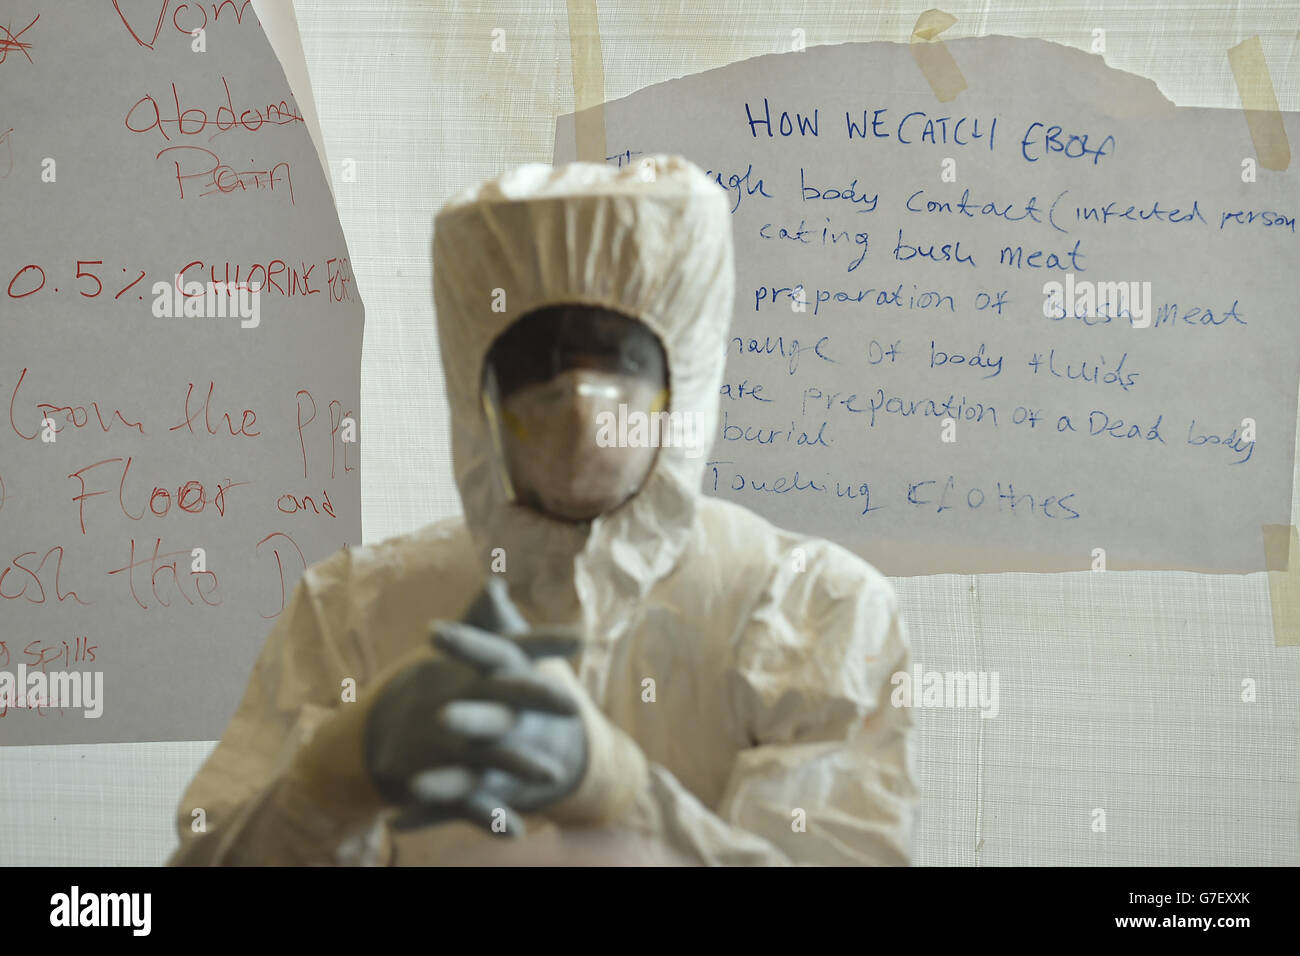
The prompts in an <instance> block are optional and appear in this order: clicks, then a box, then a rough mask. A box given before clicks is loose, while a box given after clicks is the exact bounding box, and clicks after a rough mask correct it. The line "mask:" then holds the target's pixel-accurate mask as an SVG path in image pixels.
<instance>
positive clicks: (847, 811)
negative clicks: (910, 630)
mask: <svg viewBox="0 0 1300 956" xmlns="http://www.w3.org/2000/svg"><path fill="white" fill-rule="evenodd" d="M806 551H807V555H808V559H807V560H808V566H807V569H806V570H802V571H800V570H794V569H792V568H789V567H785V566H783V567H781V568H779V569H778V570H777V571H776V572H775V573H774V575H773V577H772V579H771V581H770V582H769V585H768V587H767V588H766V590H765V593H764V595H763V596H762V598H761V600H760V602H759V605H758V606H757V607H756V608H755V609H754V613H753V614H752V616H751V617H750V618H749V620H748V622H747V624H746V626H745V627H743V629H742V630H741V632H740V634H739V638H738V641H737V643H736V647H735V661H734V665H733V667H732V669H731V671H730V674H729V680H730V686H729V687H728V688H727V689H726V692H727V693H728V694H729V695H730V699H731V705H732V712H733V714H734V716H735V721H736V729H737V731H738V733H740V734H741V735H743V736H744V737H745V738H747V739H748V741H749V742H750V744H751V745H750V746H748V747H746V748H743V749H741V750H740V752H739V753H738V754H737V755H736V756H735V758H734V762H733V764H732V767H731V771H730V776H729V779H728V784H727V787H726V790H725V792H724V794H723V796H722V798H721V799H720V800H719V802H718V806H716V807H709V806H706V805H704V804H703V803H702V802H701V801H700V800H699V799H697V798H696V797H695V796H694V795H693V794H692V793H690V792H689V791H688V790H686V789H685V787H683V786H682V784H681V783H680V782H679V781H678V780H676V778H674V777H673V775H672V774H671V773H670V772H669V771H668V770H666V769H665V768H663V767H661V766H658V765H656V764H653V763H652V764H650V765H649V768H648V779H647V783H646V785H645V786H644V787H643V788H642V789H641V791H640V793H639V796H638V797H637V799H636V804H635V807H634V808H633V810H632V811H631V812H630V813H629V814H628V815H627V818H626V819H627V820H628V822H629V823H630V824H631V825H632V826H634V827H635V829H637V830H640V831H642V832H646V833H650V834H652V835H654V836H656V837H657V838H658V839H660V840H662V841H663V842H665V843H666V844H668V845H669V846H670V847H671V848H672V849H674V850H676V851H677V852H679V853H680V854H682V855H684V856H685V857H687V858H688V859H690V860H693V861H696V862H699V863H704V864H727V865H774V864H775V865H781V864H828V865H906V864H908V863H909V862H910V856H911V853H910V845H911V831H912V820H913V812H914V801H915V793H916V788H915V782H914V781H915V771H914V755H913V752H912V742H913V727H912V720H911V715H910V712H909V711H908V710H906V709H904V708H898V707H894V706H892V704H891V701H890V696H891V695H890V691H891V686H892V685H891V680H890V678H891V675H892V674H894V673H895V672H897V671H905V670H907V669H908V667H909V649H908V635H907V628H906V625H905V623H904V620H903V617H902V615H901V613H900V611H899V608H898V603H897V598H896V596H895V594H894V590H893V587H892V586H891V585H890V584H889V581H888V580H887V579H886V578H884V577H883V576H881V575H880V574H879V572H877V571H876V570H875V569H874V568H872V567H870V566H869V565H867V564H865V563H864V562H862V561H861V560H860V559H858V558H857V557H856V556H854V555H852V554H850V553H849V552H847V551H845V550H843V549H841V548H839V547H837V546H835V545H832V544H828V543H826V542H816V543H809V544H808V545H807V546H806ZM787 563H789V562H787Z"/></svg>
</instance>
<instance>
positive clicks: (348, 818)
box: [172, 155, 915, 864]
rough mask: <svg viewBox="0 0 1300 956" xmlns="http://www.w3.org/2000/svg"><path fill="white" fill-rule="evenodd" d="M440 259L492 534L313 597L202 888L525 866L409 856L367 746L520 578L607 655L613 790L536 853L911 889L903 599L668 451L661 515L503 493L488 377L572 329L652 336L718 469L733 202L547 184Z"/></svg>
mask: <svg viewBox="0 0 1300 956" xmlns="http://www.w3.org/2000/svg"><path fill="white" fill-rule="evenodd" d="M433 255H434V296H435V303H436V306H437V314H438V333H439V338H440V342H441V348H442V363H443V367H444V370H445V373H446V389H447V398H448V403H449V406H450V410H451V421H452V426H453V435H452V451H453V457H454V462H455V476H456V483H457V486H458V487H459V490H460V496H461V501H462V503H463V506H464V518H463V519H461V518H456V519H452V520H445V521H441V522H438V523H435V524H433V525H430V526H427V527H425V528H422V529H420V530H418V531H415V532H413V533H411V534H407V535H403V536H400V537H396V538H393V539H390V540H388V541H385V542H382V543H380V544H376V545H372V546H368V547H364V548H353V549H350V550H348V549H345V550H342V551H339V552H337V553H336V554H334V555H332V556H331V557H329V558H328V559H326V560H324V561H321V562H319V563H317V564H315V565H313V566H311V567H310V568H308V569H307V570H306V571H305V572H304V574H303V576H302V579H301V581H300V582H299V584H298V586H297V589H296V591H295V593H294V595H293V598H292V600H291V602H290V604H289V606H288V607H287V609H286V610H285V612H284V613H283V614H282V615H281V617H280V618H279V620H278V621H277V622H276V624H275V626H274V628H273V629H272V631H271V634H270V636H269V637H268V639H267V642H266V645H265V647H264V648H263V650H262V653H261V655H260V657H259V658H258V660H257V663H256V666H255V668H254V671H253V674H252V678H251V680H250V682H249V685H248V688H247V691H246V692H245V695H244V697H243V700H242V702H241V704H240V706H239V708H238V711H237V712H236V713H235V715H234V717H233V718H232V720H231V722H230V724H229V726H228V728H227V730H226V732H225V735H224V736H223V738H222V740H221V742H220V744H219V745H218V746H217V748H216V749H215V751H214V752H213V753H212V755H211V756H210V757H209V759H208V760H207V762H206V763H205V764H204V765H203V767H202V769H201V771H200V772H199V774H198V775H197V777H196V778H195V779H194V781H193V783H192V784H191V785H190V787H189V789H188V791H187V792H186V794H185V796H184V798H183V800H182V803H181V806H180V807H179V809H178V814H177V822H178V830H179V834H180V837H181V841H182V846H181V848H180V849H179V850H178V851H177V853H176V855H175V856H174V857H173V859H172V862H173V863H258V862H266V863H331V862H354V863H355V862H360V863H401V864H425V863H437V862H443V861H446V860H450V859H454V858H456V854H457V853H461V854H464V853H466V852H472V851H473V847H474V846H475V843H476V841H479V842H480V844H481V841H493V840H495V841H501V840H503V839H507V838H503V837H500V836H494V835H492V834H490V833H488V832H486V831H484V830H481V829H478V828H475V827H473V826H471V825H469V824H467V823H463V822H451V823H444V824H440V825H437V826H433V827H427V828H424V829H420V830H414V831H400V832H398V831H394V830H393V829H392V828H391V827H390V826H389V825H388V823H387V819H388V814H387V813H386V810H387V808H386V807H385V806H384V805H383V803H382V801H381V800H380V799H379V798H378V797H377V794H376V793H375V791H374V789H373V787H372V786H371V785H370V783H369V780H368V778H367V776H366V774H365V771H364V769H363V762H364V761H363V758H362V756H361V746H362V745H361V730H360V728H361V727H362V725H363V723H364V716H365V713H366V708H367V707H368V705H369V704H370V702H372V701H373V700H374V699H375V691H376V689H377V688H379V687H381V686H383V683H384V682H385V680H387V679H388V678H389V677H391V675H392V674H393V673H394V672H395V671H396V670H398V669H400V667H401V666H403V664H404V662H408V661H410V660H412V659H414V657H416V656H418V655H421V654H429V653H433V651H432V650H431V649H430V647H429V641H428V637H427V634H428V623H429V621H430V620H431V619H435V618H442V619H452V620H454V619H458V618H459V617H460V615H461V614H462V612H463V611H464V610H465V607H466V606H467V605H468V604H469V602H470V601H471V600H472V599H473V598H474V596H475V595H476V594H478V593H479V592H480V591H481V590H482V587H483V584H484V581H485V580H486V578H487V577H488V575H490V574H493V573H495V572H502V571H503V577H504V578H505V579H506V581H507V583H508V587H509V592H510V597H511V599H512V600H513V601H514V602H515V604H516V606H517V607H518V608H519V610H520V611H521V612H522V613H523V615H524V616H525V617H526V618H527V620H528V621H529V623H530V624H532V625H534V626H539V625H553V624H571V625H574V626H576V627H578V628H579V629H580V631H581V633H582V635H583V638H584V641H585V644H584V645H583V648H582V650H581V652H580V654H579V655H577V656H575V657H574V658H571V659H569V660H567V661H565V660H560V659H551V660H548V661H544V662H543V664H542V665H539V666H546V667H548V668H550V669H551V670H552V671H553V672H554V673H557V674H562V675H563V679H564V680H566V681H567V682H568V683H569V684H570V685H571V686H572V687H573V688H574V692H575V694H576V695H577V696H578V699H579V704H580V708H581V714H582V719H583V725H584V728H585V730H586V734H587V742H588V753H589V760H588V764H587V768H586V771H585V775H584V777H583V779H582V780H581V783H580V784H579V785H578V788H577V790H576V791H575V792H573V793H572V794H571V795H569V796H568V797H566V798H565V799H564V800H563V801H561V803H560V804H557V805H555V806H553V807H551V808H548V809H547V810H545V811H543V812H542V813H540V814H537V815H535V816H529V817H528V818H527V820H528V825H529V834H530V839H533V840H541V839H548V838H549V839H557V840H558V839H561V838H562V836H563V834H564V833H566V832H577V830H576V829H573V828H577V827H584V828H592V827H598V828H603V831H608V832H610V833H626V834H632V835H635V836H637V837H639V838H646V839H649V840H652V841H655V842H656V843H657V844H659V845H663V846H665V847H667V848H669V849H670V850H671V851H672V852H674V853H676V854H678V855H679V856H681V857H684V858H686V859H687V860H689V861H693V862H699V863H708V864H774V863H776V864H781V863H824V864H904V863H907V862H908V861H909V844H910V834H911V825H912V814H913V807H914V792H915V791H914V785H913V780H914V769H913V758H912V752H911V747H912V736H913V731H912V723H911V717H910V713H909V711H908V710H907V709H905V708H898V707H894V706H891V704H890V687H891V683H890V678H891V675H893V674H894V673H896V672H899V671H906V670H907V669H908V667H909V659H908V645H907V635H906V630H905V627H904V623H903V620H902V618H901V616H900V612H899V608H898V605H897V601H896V598H895V594H894V591H893V588H892V586H891V585H890V584H889V582H888V580H887V579H885V578H884V577H883V576H882V575H881V574H880V573H879V572H878V571H876V570H875V569H874V568H873V567H872V566H871V565H869V564H868V563H866V562H865V561H863V560H862V559H860V558H858V557H856V556H855V555H853V554H851V553H849V552H848V551H846V550H845V549H843V548H841V547H839V546H837V545H834V544H831V543H829V542H827V541H824V540H821V539H817V538H810V537H807V536H804V535H801V534H798V533H794V532H788V531H783V530H780V529H778V528H775V527H773V526H772V525H771V524H769V523H768V522H767V521H765V520H763V519H762V518H760V517H758V516H756V515H754V514H753V513H751V512H749V511H747V510H745V509H744V508H741V507H738V506H737V505H734V504H731V503H728V502H725V501H721V500H718V499H713V498H706V497H704V496H703V495H702V494H701V492H700V488H701V483H702V478H703V473H704V469H705V467H706V461H707V454H701V453H700V451H701V449H700V448H698V447H697V448H687V447H681V446H680V445H679V446H668V447H661V448H660V449H659V451H658V454H657V456H656V457H655V459H654V463H653V465H652V466H651V470H650V472H649V474H648V476H647V477H646V478H645V481H644V483H643V484H642V485H641V487H640V490H639V492H638V493H637V494H636V495H635V496H634V497H632V498H631V499H630V500H628V501H627V502H625V503H624V504H623V505H622V506H620V507H617V508H615V509H614V510H612V511H609V512H606V513H604V514H602V515H600V516H599V517H597V518H595V519H594V520H591V521H589V522H565V521H558V520H555V519H553V518H550V517H548V516H547V515H545V514H543V513H541V512H540V511H538V510H533V509H529V508H526V507H522V506H520V505H518V504H515V503H512V501H511V500H510V499H509V497H508V495H507V492H506V491H504V490H503V487H504V485H505V483H504V482H503V481H502V480H501V475H500V469H501V467H502V465H501V462H500V461H499V460H498V457H499V456H498V455H497V454H496V453H494V445H493V442H492V440H491V436H490V434H489V425H488V423H487V422H486V420H485V418H486V416H485V410H484V402H483V394H482V389H483V385H482V368H483V362H484V356H485V354H486V353H487V351H488V349H489V348H490V346H491V345H492V343H493V341H494V340H495V339H496V338H497V337H498V336H499V335H500V334H501V333H502V332H503V331H504V330H506V329H507V328H508V327H509V326H510V325H511V324H512V323H513V322H514V321H515V320H516V319H518V318H520V317H521V316H523V315H525V314H527V313H529V312H530V311H532V310H535V309H538V308H541V307H543V306H548V305H554V304H558V303H583V304H589V305H597V306H603V307H606V308H609V309H613V310H617V311H618V312H620V313H623V314H625V315H629V316H632V317H635V318H637V319H639V320H640V321H642V322H644V323H645V324H646V325H647V326H648V327H649V328H650V329H651V330H652V331H653V332H654V333H655V334H656V335H657V336H658V337H659V339H660V340H661V342H662V345H663V347H664V351H665V353H666V358H667V369H668V374H669V397H668V411H669V412H670V413H679V414H681V415H686V414H696V415H698V416H700V417H699V419H698V421H699V422H700V423H702V434H703V435H704V436H706V439H705V450H707V447H708V444H709V443H710V441H711V438H712V436H713V435H714V434H715V433H716V431H717V418H718V408H719V390H720V387H721V384H722V377H723V367H724V362H725V359H726V350H727V345H728V341H729V339H728V329H729V325H730V321H731V313H732V303H733V293H734V272H733V251H732V239H731V221H730V213H729V210H728V204H727V202H726V198H725V194H724V192H723V191H722V190H721V189H720V188H719V187H718V186H717V185H716V184H715V183H714V182H713V181H711V180H710V179H709V178H708V177H707V176H706V175H705V174H704V173H703V172H702V171H701V170H700V169H699V168H698V167H696V166H694V165H692V164H691V163H689V162H687V161H686V160H684V159H682V158H680V157H677V156H666V155H658V156H653V157H650V158H648V159H647V160H645V161H644V162H643V163H641V164H640V165H636V166H630V167H627V168H624V169H616V168H614V167H612V166H608V165H603V164H589V163H574V164H569V165H566V166H560V167H554V168H553V167H551V166H547V165H544V164H529V165H525V166H521V167H519V168H516V169H514V170H512V171H511V172H508V173H506V174H504V175H502V176H501V177H499V178H498V179H496V180H493V181H491V182H488V183H485V184H483V185H481V186H478V187H475V188H473V189H469V190H467V191H465V192H462V193H460V194H459V195H457V196H456V197H455V198H453V199H452V200H451V201H450V202H449V203H448V204H447V205H446V206H445V207H444V208H443V209H442V210H441V212H440V213H439V214H438V216H437V219H436V223H435V236H434V252H433ZM348 679H352V680H354V681H355V682H356V685H357V686H358V687H359V688H360V693H359V695H358V700H357V701H356V702H350V701H344V700H342V696H343V695H342V693H341V688H342V687H344V686H345V682H346V681H347V680H348ZM200 808H201V809H202V810H203V815H202V817H203V819H204V823H205V827H206V832H204V833H196V832H195V826H194V820H195V819H196V814H195V810H197V809H200ZM586 832H591V831H590V830H587V831H586ZM557 845H558V844H557Z"/></svg>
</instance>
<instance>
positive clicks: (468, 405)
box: [433, 155, 735, 637]
mask: <svg viewBox="0 0 1300 956" xmlns="http://www.w3.org/2000/svg"><path fill="white" fill-rule="evenodd" d="M433 292H434V303H435V306H436V309H437V322H438V338H439V342H440V345H441V349H442V364H443V369H444V373H445V379H446V389H447V401H448V404H449V406H450V410H451V421H452V457H453V461H454V466H455V475H456V484H457V486H458V488H459V490H460V498H461V503H462V506H463V508H464V512H465V522H466V524H467V526H468V529H469V532H470V535H471V538H472V540H473V542H474V546H475V550H476V552H477V556H478V559H479V561H480V565H481V567H482V569H483V571H484V573H485V574H487V573H491V571H493V570H499V569H500V567H501V565H502V563H504V566H505V571H504V576H505V578H506V581H507V583H508V585H509V588H510V593H511V597H512V599H513V600H514V601H515V603H516V604H517V605H518V606H519V608H520V610H521V611H522V612H523V613H524V614H525V615H526V616H527V617H528V618H529V619H530V620H531V621H532V622H533V623H561V622H565V623H578V622H580V621H581V622H583V623H585V624H586V626H587V627H588V628H589V629H591V628H598V629H599V632H600V633H602V634H603V636H605V637H609V636H612V634H613V633H617V632H620V631H621V630H622V629H623V627H625V626H626V624H627V623H628V621H627V620H625V618H626V616H627V615H630V614H631V613H633V611H634V609H635V608H636V607H637V605H638V604H639V600H640V598H642V597H643V596H644V595H645V594H646V593H647V592H648V591H649V589H650V588H651V587H652V586H653V585H654V583H655V582H656V581H658V580H659V579H661V578H662V577H663V576H665V575H666V574H668V573H669V572H670V571H671V570H672V568H673V565H674V564H675V562H676V560H677V557H678V555H679V554H680V553H681V550H682V548H683V546H684V545H685V543H686V539H687V537H688V535H689V533H690V529H691V525H692V522H693V520H694V517H695V507H696V502H697V500H698V496H699V494H700V491H699V489H700V485H701V480H702V477H703V471H704V468H705V465H706V462H707V461H708V451H709V448H710V446H711V444H712V441H713V438H714V435H715V433H716V431H717V421H718V409H719V389H720V387H721V384H722V375H723V367H724V364H725V360H726V343H727V331H728V328H729V326H730V323H731V313H732V303H733V298H734V294H735V274H734V259H733V246H732V233H731V215H730V211H729V209H728V204H727V201H726V196H725V193H724V192H723V190H722V189H721V188H719V187H718V186H717V184H716V183H714V182H713V181H712V180H710V179H709V178H708V176H706V175H705V173H704V172H703V171H702V170H701V169H700V168H699V167H697V166H695V165H694V164H692V163H690V162H689V161H687V160H685V159H683V158H682V157H680V156H670V155H655V156H650V157H647V158H645V159H644V160H643V161H642V162H640V163H639V164H637V165H633V166H628V167H625V168H622V169H619V168H616V167H613V166H609V165H606V164H601V163H570V164H567V165H563V166H558V167H552V166H548V165H546V164H543V163H530V164H527V165H524V166H520V167H517V168H516V169H514V170H511V171H510V172H508V173H505V174H504V175H502V176H500V177H499V178H497V179H495V180H492V181H490V182H486V183H483V184H482V185H479V186H476V187H474V188H471V189H468V190H466V191H464V192H461V193H459V194H458V195H456V196H455V197H453V198H452V199H451V200H450V201H449V202H448V203H447V204H446V205H445V206H444V207H443V208H442V210H441V211H440V212H439V213H438V215H437V218H436V219H435V223H434V240H433ZM560 303H584V304H590V305H599V306H604V307H606V308H609V309H613V310H615V311H618V312H622V313H624V314H626V315H630V316H632V317H634V318H637V319H639V320H640V321H642V322H644V323H645V324H646V325H647V326H648V327H649V328H650V329H651V330H652V331H653V332H654V333H655V334H656V335H658V336H659V338H660V340H661V342H662V343H663V346H664V350H665V353H666V355H667V364H668V377H669V406H668V409H667V411H668V412H669V413H670V414H673V415H676V416H678V420H679V421H685V420H686V419H685V417H684V416H687V415H693V416H697V417H695V418H694V419H692V422H693V424H695V425H696V426H697V427H698V431H697V434H698V435H699V436H700V442H701V443H700V444H699V445H697V446H696V447H695V448H691V449H688V448H684V447H682V446H681V445H667V446H661V447H660V449H659V454H658V456H657V458H656V460H655V463H654V466H653V468H652V470H651V472H650V474H649V476H648V478H647V479H646V481H645V483H644V484H643V485H642V487H641V490H640V492H639V493H638V494H637V495H636V496H635V497H633V498H632V499H630V500H629V501H627V502H626V503H624V504H623V505H622V506H620V507H619V508H617V509H615V510H613V511H610V512H608V513H606V514H603V515H601V516H600V517H598V518H596V519H594V520H593V521H591V522H584V523H576V524H575V523H569V522H564V521H559V520H556V519H553V518H550V517H548V516H546V515H544V514H541V513H539V512H536V511H533V510H532V509H529V508H526V507H523V506H517V505H514V504H511V503H510V502H509V501H508V500H507V498H506V495H505V492H504V490H503V482H502V481H501V475H500V474H499V473H498V470H499V469H501V468H502V467H503V464H502V463H501V462H500V461H498V460H497V457H496V455H495V454H494V451H493V445H492V441H491V437H490V433H489V425H488V422H487V419H486V416H485V414H484V410H483V406H482V402H481V383H482V379H481V376H482V369H483V361H484V357H485V356H486V354H487V352H488V349H489V348H490V347H491V345H492V343H493V341H494V340H495V339H496V338H497V336H499V335H500V334H501V333H502V332H504V331H505V330H506V329H507V328H508V327H509V326H510V325H511V324H512V323H513V322H515V320H517V319H518V318H520V317H521V316H523V315H525V314H527V313H529V312H531V311H533V310H535V309H538V308H541V307H543V306H549V305H556V304H560ZM498 549H501V550H498ZM494 562H495V564H494Z"/></svg>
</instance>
